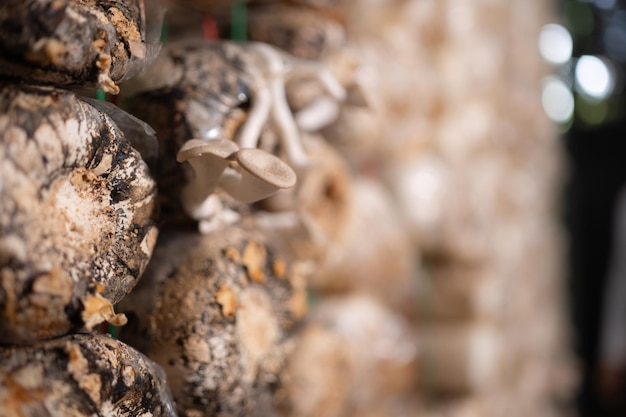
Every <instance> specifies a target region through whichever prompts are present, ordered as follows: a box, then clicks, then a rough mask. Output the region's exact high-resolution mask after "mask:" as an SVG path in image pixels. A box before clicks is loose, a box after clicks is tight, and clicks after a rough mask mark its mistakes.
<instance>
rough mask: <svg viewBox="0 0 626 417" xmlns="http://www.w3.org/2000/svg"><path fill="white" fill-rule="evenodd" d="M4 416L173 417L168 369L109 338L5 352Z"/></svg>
mask: <svg viewBox="0 0 626 417" xmlns="http://www.w3.org/2000/svg"><path fill="white" fill-rule="evenodd" d="M0 415H1V416H3V417H92V416H96V415H97V416H101V417H139V416H141V417H174V416H175V415H176V413H175V411H174V407H173V405H172V400H171V395H170V393H169V389H168V388H167V385H166V377H165V373H164V372H163V369H161V367H159V366H158V365H156V364H155V363H154V362H152V361H151V360H149V359H148V358H146V357H145V356H144V355H142V354H141V353H139V352H137V351H136V350H134V349H132V348H131V347H129V346H127V345H125V344H124V343H121V342H119V341H117V340H114V339H111V338H110V337H108V336H104V335H96V334H74V335H70V336H65V337H62V338H59V339H54V340H49V341H46V342H42V343H40V344H37V345H34V346H22V347H12V348H9V347H5V348H2V347H0Z"/></svg>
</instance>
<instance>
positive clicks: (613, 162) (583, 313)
mask: <svg viewBox="0 0 626 417" xmlns="http://www.w3.org/2000/svg"><path fill="white" fill-rule="evenodd" d="M611 3H613V2H611V1H593V0H588V1H583V0H561V1H560V2H559V4H558V7H559V12H560V15H561V19H562V20H561V22H559V23H562V24H563V25H564V26H565V27H566V28H567V29H568V30H569V31H570V33H571V34H572V37H573V41H574V50H573V57H574V59H575V58H576V57H579V56H581V55H602V56H606V57H608V58H609V59H611V61H612V62H613V64H614V65H615V69H616V75H617V77H618V85H617V88H616V91H615V93H614V94H613V96H612V97H610V98H608V99H607V100H606V101H605V102H604V103H595V104H589V103H588V102H585V101H584V98H582V97H581V96H580V95H578V94H576V93H575V102H576V108H575V113H574V118H573V121H572V123H571V124H570V125H569V126H564V127H563V130H564V133H563V137H562V140H563V143H564V147H565V150H566V153H567V156H568V158H569V159H568V162H569V167H568V168H569V179H568V183H567V185H566V188H565V195H564V202H565V204H564V209H565V210H564V220H565V225H566V227H567V230H568V232H569V237H570V247H569V268H568V269H569V272H568V283H569V290H570V307H571V318H572V324H573V329H574V338H575V346H574V348H575V351H576V354H577V355H578V357H579V360H580V361H581V366H582V368H581V370H582V378H583V379H582V384H581V387H580V389H579V392H578V394H577V399H576V401H577V406H578V409H579V412H580V415H581V417H603V416H611V417H612V416H620V417H624V416H626V406H625V404H626V390H625V389H624V385H623V383H622V385H621V388H618V390H617V393H615V392H614V393H607V392H605V390H604V388H603V385H602V383H601V378H600V376H599V372H600V371H599V361H598V347H599V338H600V334H601V333H600V332H601V329H602V326H601V322H602V301H603V293H604V289H605V284H606V274H607V262H608V260H609V256H610V253H611V252H610V251H611V240H612V222H613V211H614V204H615V202H616V197H617V194H618V192H619V191H620V189H621V188H622V187H623V186H624V185H625V184H626V119H625V118H624V91H623V87H622V86H621V84H622V83H623V77H624V74H625V73H626V72H625V68H626V67H625V65H624V60H626V4H625V2H624V1H616V2H614V3H615V4H614V5H613V6H612V7H610V5H611ZM611 26H613V27H614V28H615V27H617V28H620V30H622V29H623V30H624V34H625V38H624V51H623V53H622V51H621V50H620V48H619V45H617V48H616V47H615V45H613V46H611V45H606V44H605V37H604V36H605V33H606V30H607V28H609V27H611ZM563 71H564V74H563V75H564V76H565V77H567V76H568V75H570V76H571V74H568V71H569V72H571V71H572V69H571V68H567V67H565V68H563ZM600 105H602V106H608V109H609V111H608V113H607V116H606V118H605V119H604V120H602V121H600V122H596V123H595V124H591V123H589V122H585V119H586V118H585V112H588V111H593V106H600ZM590 106H591V107H590ZM624 302H626V300H624ZM625 323H626V318H625ZM622 381H623V379H622ZM611 396H613V398H611V399H609V398H608V397H611Z"/></svg>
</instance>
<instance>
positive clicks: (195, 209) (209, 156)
mask: <svg viewBox="0 0 626 417" xmlns="http://www.w3.org/2000/svg"><path fill="white" fill-rule="evenodd" d="M237 150H238V147H237V145H236V144H235V143H234V142H231V141H229V140H225V139H217V140H201V139H191V140H188V141H187V142H185V144H184V145H183V146H182V148H181V149H180V151H179V152H178V155H177V156H176V160H177V161H178V162H187V163H189V165H190V166H191V168H192V170H193V177H192V178H189V181H190V182H189V184H187V185H186V186H185V187H184V188H183V190H182V192H181V200H182V203H183V208H184V209H185V211H186V212H187V214H189V216H191V217H192V218H194V219H196V220H198V219H203V218H206V217H208V216H210V215H211V214H213V210H214V208H213V205H212V204H205V203H206V202H207V199H208V197H209V196H210V195H211V194H212V193H213V191H215V187H217V184H218V182H219V180H220V177H221V175H222V173H223V172H224V170H225V169H226V167H227V166H228V164H229V162H230V161H229V159H228V158H229V157H230V156H231V155H232V154H234V153H235V152H237Z"/></svg>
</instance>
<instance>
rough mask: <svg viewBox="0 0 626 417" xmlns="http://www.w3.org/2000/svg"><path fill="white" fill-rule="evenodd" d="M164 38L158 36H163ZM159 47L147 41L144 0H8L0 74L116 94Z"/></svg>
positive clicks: (2, 11)
mask: <svg viewBox="0 0 626 417" xmlns="http://www.w3.org/2000/svg"><path fill="white" fill-rule="evenodd" d="M157 40H158V38H157ZM157 51H158V43H156V42H155V40H151V39H148V40H146V24H145V15H144V0H106V1H96V0H26V1H24V0H5V1H3V2H2V4H1V5H0V75H4V76H8V77H15V78H20V79H23V80H26V81H28V82H37V83H45V84H51V85H57V86H70V85H95V86H98V87H99V88H102V89H103V90H104V91H106V92H109V93H114V94H116V93H117V92H118V91H119V88H118V86H117V85H116V83H117V82H118V81H120V80H122V79H125V78H128V77H130V76H132V75H134V74H135V73H137V72H138V71H139V70H140V69H142V68H143V66H144V65H145V61H146V59H149V58H151V57H152V56H154V55H155V54H156V52H157Z"/></svg>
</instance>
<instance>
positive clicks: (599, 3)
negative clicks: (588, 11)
mask: <svg viewBox="0 0 626 417" xmlns="http://www.w3.org/2000/svg"><path fill="white" fill-rule="evenodd" d="M594 3H595V5H596V7H597V8H599V9H605V10H610V9H612V8H614V7H615V0H594Z"/></svg>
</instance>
